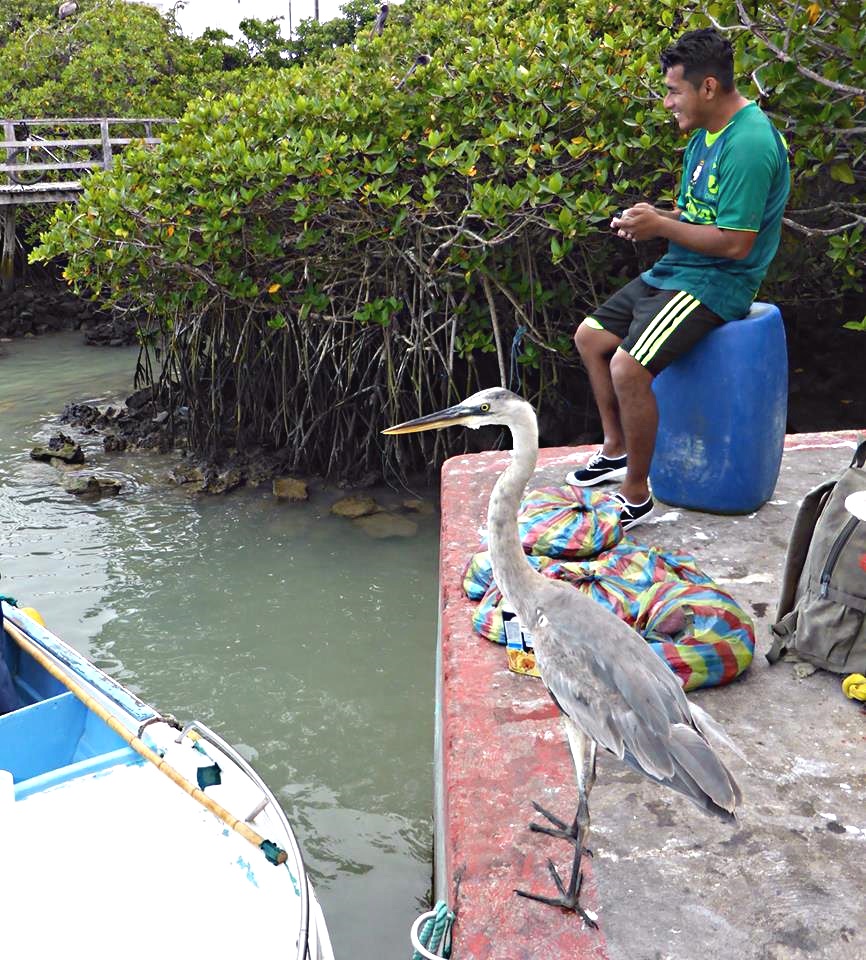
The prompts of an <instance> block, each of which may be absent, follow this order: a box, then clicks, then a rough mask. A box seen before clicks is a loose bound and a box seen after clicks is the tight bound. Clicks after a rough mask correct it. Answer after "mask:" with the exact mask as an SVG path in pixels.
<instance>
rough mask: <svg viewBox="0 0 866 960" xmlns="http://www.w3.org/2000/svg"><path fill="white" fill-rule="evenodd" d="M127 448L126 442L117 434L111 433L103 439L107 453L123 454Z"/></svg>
mask: <svg viewBox="0 0 866 960" xmlns="http://www.w3.org/2000/svg"><path fill="white" fill-rule="evenodd" d="M126 447H127V442H126V440H125V439H124V438H123V437H118V436H117V434H114V433H109V434H106V435H105V436H104V437H103V438H102V449H103V450H104V451H105V452H106V453H122V452H123V451H124V450H125V449H126Z"/></svg>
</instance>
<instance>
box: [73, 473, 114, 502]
mask: <svg viewBox="0 0 866 960" xmlns="http://www.w3.org/2000/svg"><path fill="white" fill-rule="evenodd" d="M63 487H64V489H65V490H66V492H67V493H74V494H75V495H76V496H78V497H92V498H93V499H94V500H99V499H100V498H101V497H113V496H116V495H117V494H118V493H120V491H121V489H122V487H123V484H122V483H121V482H120V481H119V480H114V479H112V478H111V477H93V476H90V477H73V478H72V479H70V480H67V481H66V482H65V483H64V484H63Z"/></svg>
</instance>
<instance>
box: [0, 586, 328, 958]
mask: <svg viewBox="0 0 866 960" xmlns="http://www.w3.org/2000/svg"><path fill="white" fill-rule="evenodd" d="M0 606H2V614H3V631H2V633H0V711H2V710H5V712H4V713H2V715H0V957H4V958H5V957H9V958H10V960H11V958H12V957H30V958H34V960H43V958H53V957H70V958H73V960H75V958H79V957H81V958H84V957H86V958H88V960H108V958H111V960H114V958H116V957H118V956H120V957H123V958H124V960H139V958H141V960H145V958H147V960H155V958H164V960H180V958H185V957H202V958H213V960H224V958H226V960H227V958H235V957H237V958H244V960H251V958H259V957H261V958H268V960H271V958H274V960H275V958H286V960H333V949H332V947H331V942H330V938H329V936H328V931H327V927H326V925H325V921H324V917H323V915H322V910H321V908H320V906H319V902H318V900H317V899H316V895H315V892H314V891H313V887H312V884H311V883H310V880H309V878H308V876H307V872H306V870H305V868H304V862H303V857H302V855H301V850H300V847H299V845H298V842H297V840H296V838H295V835H294V833H293V831H292V828H291V826H290V824H289V822H288V820H287V818H286V815H285V813H284V811H283V810H282V809H281V807H280V805H279V803H278V802H277V800H276V798H275V797H274V795H273V794H272V793H271V791H270V790H269V789H268V788H267V787H266V786H265V784H264V783H263V782H262V780H261V778H260V777H259V776H258V775H257V774H256V772H255V771H254V770H253V769H252V768H251V767H250V765H249V764H248V763H247V762H246V761H245V760H244V759H243V758H242V757H241V756H240V755H239V754H238V753H237V751H236V750H234V749H233V748H232V747H231V746H229V744H227V743H226V742H225V741H224V740H222V739H221V738H220V737H219V736H217V735H216V734H215V733H214V732H213V731H212V730H209V729H208V728H207V727H206V726H204V724H201V723H198V722H192V723H188V724H187V725H186V726H184V727H182V728H181V727H180V726H179V724H177V722H176V721H175V720H174V719H173V718H171V717H169V716H165V715H162V714H160V713H159V712H158V711H156V710H155V709H153V707H151V706H149V705H148V704H146V703H144V702H143V701H141V700H139V699H138V698H137V697H136V696H135V695H134V694H132V693H131V692H130V691H129V690H128V689H126V687H124V686H123V685H122V684H120V683H118V682H117V681H116V680H113V679H112V678H111V677H109V676H108V675H107V674H105V673H103V672H102V671H101V670H99V669H98V668H97V667H95V666H94V665H93V664H92V663H91V662H90V661H88V660H87V659H86V658H85V657H83V656H82V655H81V654H79V653H78V652H77V651H75V650H74V649H73V648H72V647H70V646H69V645H68V644H66V643H64V642H63V641H62V640H60V639H59V638H58V637H56V636H55V635H54V634H53V633H51V632H50V631H49V630H47V629H46V628H45V627H44V626H42V625H41V624H40V623H39V622H37V620H36V619H34V616H33V615H29V614H28V613H27V612H24V611H22V610H20V609H18V608H17V607H16V606H13V605H11V604H10V603H7V602H5V601H4V602H2V604H0ZM4 701H5V702H4Z"/></svg>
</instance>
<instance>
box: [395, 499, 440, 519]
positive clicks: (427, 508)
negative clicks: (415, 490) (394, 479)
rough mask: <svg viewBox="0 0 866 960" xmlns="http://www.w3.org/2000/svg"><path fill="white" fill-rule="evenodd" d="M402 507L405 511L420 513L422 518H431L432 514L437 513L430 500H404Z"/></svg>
mask: <svg viewBox="0 0 866 960" xmlns="http://www.w3.org/2000/svg"><path fill="white" fill-rule="evenodd" d="M400 506H401V507H402V508H403V509H404V510H408V511H409V512H410V513H418V514H420V515H421V516H422V517H429V516H430V515H431V514H433V513H435V509H436V508H435V507H434V506H433V504H432V503H430V502H429V501H428V500H416V499H413V498H410V499H408V500H404V501H403V502H402V503H401V504H400Z"/></svg>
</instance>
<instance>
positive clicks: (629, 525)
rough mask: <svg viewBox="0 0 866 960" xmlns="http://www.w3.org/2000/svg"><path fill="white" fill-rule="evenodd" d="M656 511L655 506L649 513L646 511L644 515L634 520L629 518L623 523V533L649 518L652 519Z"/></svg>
mask: <svg viewBox="0 0 866 960" xmlns="http://www.w3.org/2000/svg"><path fill="white" fill-rule="evenodd" d="M655 512H656V510H655V507H653V508H652V510H650V511H649V512H648V513H645V514H644V515H643V516H642V517H636V518H635V519H634V520H629V521H627V522H626V523H624V524H622V530H623V533H626V532H627V531H628V530H631V528H632V527H636V526H637V525H638V524H639V523H646V521H647V520H650V519H652V517H653V516H654V515H655Z"/></svg>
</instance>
